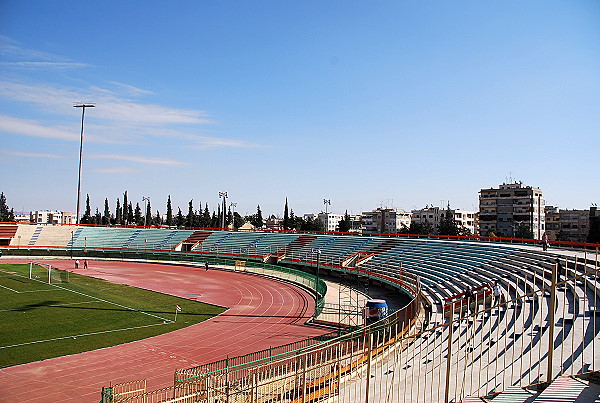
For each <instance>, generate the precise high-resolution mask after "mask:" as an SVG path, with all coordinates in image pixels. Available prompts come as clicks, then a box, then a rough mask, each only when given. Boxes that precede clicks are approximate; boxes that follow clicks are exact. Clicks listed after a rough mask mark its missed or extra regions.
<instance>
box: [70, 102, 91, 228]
mask: <svg viewBox="0 0 600 403" xmlns="http://www.w3.org/2000/svg"><path fill="white" fill-rule="evenodd" d="M95 106H96V105H94V104H84V103H79V104H75V105H73V107H74V108H81V136H80V140H79V175H78V177H77V216H76V224H77V225H79V205H80V202H79V201H80V199H81V160H82V156H83V118H84V116H85V108H93V107H95Z"/></svg>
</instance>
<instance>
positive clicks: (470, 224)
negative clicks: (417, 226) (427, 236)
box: [411, 205, 477, 234]
mask: <svg viewBox="0 0 600 403" xmlns="http://www.w3.org/2000/svg"><path fill="white" fill-rule="evenodd" d="M447 211H448V209H447V208H441V207H435V206H433V205H432V206H425V208H422V209H419V210H412V211H411V214H412V217H411V221H412V222H416V223H424V222H425V221H427V222H429V223H430V224H432V225H433V227H434V228H437V227H439V226H440V223H441V222H442V221H443V220H444V217H445V216H446V212H447ZM450 213H451V214H452V215H453V217H454V222H455V223H456V225H457V226H458V227H459V228H465V229H467V230H468V231H469V232H470V233H471V234H476V233H477V232H476V231H477V227H476V215H477V213H476V212H475V211H467V210H460V209H450Z"/></svg>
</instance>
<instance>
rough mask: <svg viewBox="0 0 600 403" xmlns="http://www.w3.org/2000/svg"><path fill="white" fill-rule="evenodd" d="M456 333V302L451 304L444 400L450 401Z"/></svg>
mask: <svg viewBox="0 0 600 403" xmlns="http://www.w3.org/2000/svg"><path fill="white" fill-rule="evenodd" d="M453 333H454V302H453V303H452V305H451V306H450V321H449V322H448V353H447V354H448V355H447V357H448V358H447V360H446V386H445V390H444V402H445V403H448V402H450V369H451V366H452V336H453Z"/></svg>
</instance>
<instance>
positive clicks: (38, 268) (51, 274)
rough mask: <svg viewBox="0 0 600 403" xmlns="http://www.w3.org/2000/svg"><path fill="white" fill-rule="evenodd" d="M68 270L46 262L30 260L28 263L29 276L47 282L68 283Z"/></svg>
mask: <svg viewBox="0 0 600 403" xmlns="http://www.w3.org/2000/svg"><path fill="white" fill-rule="evenodd" d="M69 277H70V272H69V271H67V270H61V269H59V268H56V267H53V266H52V265H49V264H47V263H42V262H30V263H29V278H30V279H33V280H39V281H43V282H45V283H48V284H61V283H68V282H69Z"/></svg>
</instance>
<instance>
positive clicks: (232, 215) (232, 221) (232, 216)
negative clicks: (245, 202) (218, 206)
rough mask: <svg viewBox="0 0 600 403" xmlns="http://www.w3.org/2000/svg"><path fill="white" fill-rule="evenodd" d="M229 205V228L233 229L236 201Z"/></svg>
mask: <svg viewBox="0 0 600 403" xmlns="http://www.w3.org/2000/svg"><path fill="white" fill-rule="evenodd" d="M229 207H231V228H232V229H235V208H236V207H237V203H234V202H231V203H230V204H229Z"/></svg>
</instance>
